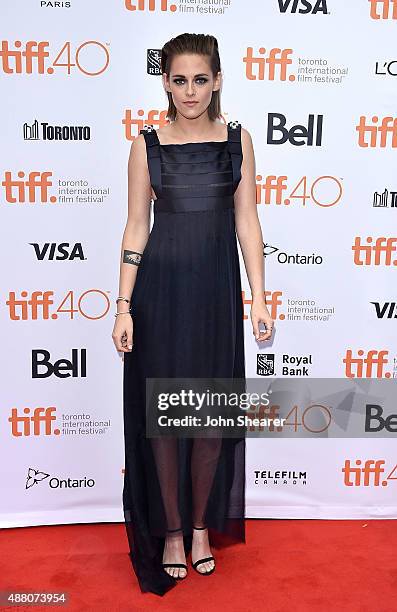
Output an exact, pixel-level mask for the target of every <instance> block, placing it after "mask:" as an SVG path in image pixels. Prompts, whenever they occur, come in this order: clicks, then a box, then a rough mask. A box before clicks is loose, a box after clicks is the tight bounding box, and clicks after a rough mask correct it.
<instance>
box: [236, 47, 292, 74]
mask: <svg viewBox="0 0 397 612" xmlns="http://www.w3.org/2000/svg"><path fill="white" fill-rule="evenodd" d="M292 52H293V51H292V49H278V48H277V47H276V48H275V49H270V50H269V54H268V56H267V57H265V56H266V49H265V47H259V49H258V54H259V56H262V57H259V56H258V55H256V56H254V49H253V47H247V54H246V56H245V57H243V62H244V63H245V65H246V66H245V76H246V77H247V79H248V80H250V81H264V80H265V78H266V79H267V80H268V81H274V80H275V79H276V74H277V75H278V80H279V81H286V80H287V77H288V80H289V81H295V75H294V74H290V75H288V72H287V67H288V66H289V65H291V64H292V59H291V58H290V57H289V56H290V55H292ZM276 68H279V70H277V73H276Z"/></svg>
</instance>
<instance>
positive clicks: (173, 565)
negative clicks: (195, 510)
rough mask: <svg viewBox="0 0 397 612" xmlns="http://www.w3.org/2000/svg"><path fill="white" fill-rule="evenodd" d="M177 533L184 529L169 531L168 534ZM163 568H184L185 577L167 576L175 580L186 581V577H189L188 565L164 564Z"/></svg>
mask: <svg viewBox="0 0 397 612" xmlns="http://www.w3.org/2000/svg"><path fill="white" fill-rule="evenodd" d="M177 531H182V529H181V528H179V529H167V533H175V532H177ZM162 566H163V568H166V567H173V568H175V569H177V568H180V567H182V568H184V569H185V570H186V574H185V575H184V576H171V574H170V573H169V572H167V574H168V575H169V576H171V578H174V579H175V580H184V579H185V578H186V576H187V565H186V563H162Z"/></svg>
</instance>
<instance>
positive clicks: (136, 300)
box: [123, 124, 245, 595]
mask: <svg viewBox="0 0 397 612" xmlns="http://www.w3.org/2000/svg"><path fill="white" fill-rule="evenodd" d="M144 133H145V140H146V144H147V151H148V165H149V171H150V175H151V181H152V185H153V188H154V189H155V193H156V194H157V195H158V196H159V197H158V200H156V201H155V204H154V211H155V217H154V224H153V227H152V230H151V233H150V235H149V240H148V242H147V244H146V247H145V250H144V252H143V255H142V259H141V263H140V266H139V268H138V270H137V277H136V282H135V285H134V290H133V294H132V296H131V308H130V311H131V315H132V317H133V349H132V351H131V352H130V353H125V354H124V378H123V398H124V399H123V404H124V441H125V473H124V489H123V508H124V517H125V525H126V530H127V536H128V541H129V546H130V558H131V561H132V564H133V568H134V570H135V573H136V575H137V578H138V582H139V586H140V588H141V590H142V591H144V592H145V591H150V592H153V593H156V594H158V595H163V594H164V593H166V592H167V591H168V590H169V589H170V588H172V587H173V586H175V585H176V584H177V581H176V580H175V579H174V578H173V577H171V576H170V575H169V574H168V573H167V572H166V571H165V570H164V568H163V567H162V555H163V548H164V541H165V536H166V532H167V530H175V533H178V531H177V530H182V532H183V536H184V545H185V551H186V553H188V552H189V551H190V549H191V541H192V526H193V525H196V526H204V525H205V526H207V527H208V530H209V537H210V545H211V546H214V542H215V541H216V544H215V545H216V546H223V545H227V544H231V543H233V542H245V518H244V514H245V436H244V434H242V436H241V437H239V438H226V437H205V438H172V437H159V438H149V437H146V404H145V401H146V397H145V393H146V378H147V377H149V378H156V377H159V378H165V377H180V378H182V377H192V378H217V377H218V378H239V379H244V377H245V359H244V334H243V304H242V297H241V281H240V267H239V258H238V250H237V241H236V232H235V219H234V206H233V193H234V191H235V189H236V187H237V185H238V181H239V178H240V175H239V174H238V170H239V164H241V139H240V130H239V129H235V128H234V129H233V128H232V127H230V124H229V126H228V141H227V142H209V143H187V144H185V145H168V146H165V145H160V144H159V142H158V138H157V135H156V134H155V133H153V131H149V132H144ZM233 147H234V148H233ZM233 155H234V157H233ZM215 181H216V182H215ZM187 185H189V186H190V187H191V189H186V188H184V186H187ZM167 186H169V187H170V188H169V189H167ZM203 190H204V191H203ZM179 533H180V532H179Z"/></svg>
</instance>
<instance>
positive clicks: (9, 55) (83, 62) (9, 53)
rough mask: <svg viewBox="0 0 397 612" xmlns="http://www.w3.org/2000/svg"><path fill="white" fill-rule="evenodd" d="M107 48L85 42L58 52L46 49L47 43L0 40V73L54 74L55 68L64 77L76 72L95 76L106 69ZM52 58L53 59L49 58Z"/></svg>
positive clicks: (96, 42)
mask: <svg viewBox="0 0 397 612" xmlns="http://www.w3.org/2000/svg"><path fill="white" fill-rule="evenodd" d="M108 46H109V45H108V44H106V45H104V44H102V43H101V42H99V41H97V40H87V41H86V42H84V43H82V44H81V45H79V46H78V47H77V48H72V44H71V43H70V42H69V41H67V42H65V43H64V45H63V46H62V48H61V49H60V50H59V51H55V52H52V51H51V50H50V48H49V47H50V43H49V41H40V42H37V41H36V40H28V41H27V42H25V43H22V41H20V40H15V41H14V44H13V45H12V43H10V41H8V40H2V41H1V48H0V67H1V68H0V69H1V70H2V72H3V73H4V74H33V73H34V74H54V73H55V71H56V69H58V71H60V70H66V72H67V74H71V73H72V69H74V71H76V70H78V71H79V72H81V73H83V74H85V75H86V76H98V75H100V74H102V73H103V72H105V70H106V69H107V67H108V66H109V51H108V48H107V47H108ZM54 55H55V57H53V56H54Z"/></svg>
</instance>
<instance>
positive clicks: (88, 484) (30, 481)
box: [25, 467, 95, 490]
mask: <svg viewBox="0 0 397 612" xmlns="http://www.w3.org/2000/svg"><path fill="white" fill-rule="evenodd" d="M41 483H45V484H46V485H47V486H48V488H49V489H53V490H54V489H92V488H93V487H94V486H95V480H94V479H93V478H88V477H87V476H84V477H83V478H70V477H67V478H60V477H59V476H51V474H48V473H47V472H42V471H41V470H37V469H36V468H32V467H29V468H28V473H27V477H26V483H25V489H31V488H32V487H35V486H37V485H39V484H41Z"/></svg>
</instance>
